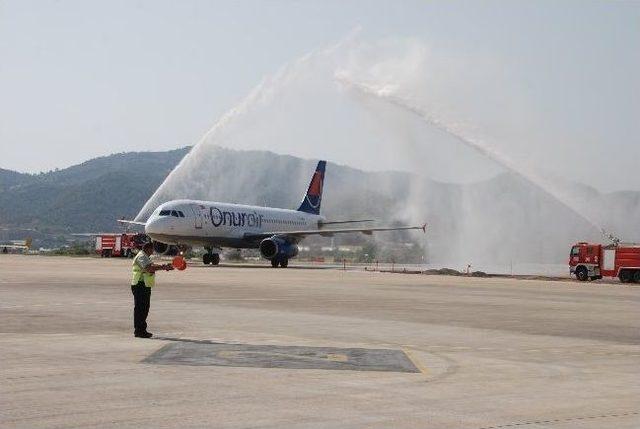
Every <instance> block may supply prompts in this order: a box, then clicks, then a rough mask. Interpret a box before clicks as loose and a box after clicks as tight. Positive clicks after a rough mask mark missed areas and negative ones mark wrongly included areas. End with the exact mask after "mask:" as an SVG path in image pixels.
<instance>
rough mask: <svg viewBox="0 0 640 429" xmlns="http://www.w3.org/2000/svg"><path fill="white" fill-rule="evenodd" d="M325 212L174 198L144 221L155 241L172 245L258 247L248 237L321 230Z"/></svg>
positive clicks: (257, 241) (258, 242) (254, 240)
mask: <svg viewBox="0 0 640 429" xmlns="http://www.w3.org/2000/svg"><path fill="white" fill-rule="evenodd" d="M323 221H324V217H323V216H319V215H315V214H310V213H305V212H301V211H297V210H287V209H279V208H271V207H259V206H249V205H242V204H229V203H219V202H215V201H197V200H174V201H169V202H166V203H164V204H162V205H160V206H159V207H158V208H156V209H155V210H154V211H153V213H152V214H151V216H150V217H149V219H148V220H147V222H146V224H145V233H146V234H147V235H148V236H149V237H151V239H152V240H154V241H159V242H162V243H166V244H172V245H189V246H204V247H234V248H257V247H258V246H259V244H260V241H259V240H256V239H247V238H246V237H247V236H252V235H253V236H256V235H259V234H262V233H265V232H267V231H282V232H286V231H300V230H318V229H319V227H320V225H321V223H322V222H323Z"/></svg>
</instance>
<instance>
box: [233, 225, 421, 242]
mask: <svg viewBox="0 0 640 429" xmlns="http://www.w3.org/2000/svg"><path fill="white" fill-rule="evenodd" d="M412 229H421V230H422V232H424V233H426V232H427V224H426V223H425V224H423V225H419V226H383V227H372V228H342V229H313V230H300V231H268V232H261V233H259V234H254V233H247V234H245V235H244V238H245V239H246V240H258V239H262V238H268V237H272V236H274V235H277V236H281V237H294V238H304V237H306V236H308V235H321V236H323V237H331V236H333V235H334V234H347V233H350V232H361V233H363V234H367V235H371V234H372V233H374V232H378V231H406V230H412Z"/></svg>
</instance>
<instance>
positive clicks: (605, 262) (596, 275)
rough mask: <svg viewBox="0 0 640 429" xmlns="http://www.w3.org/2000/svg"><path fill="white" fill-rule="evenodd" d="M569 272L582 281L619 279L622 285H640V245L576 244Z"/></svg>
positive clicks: (572, 251) (570, 260)
mask: <svg viewBox="0 0 640 429" xmlns="http://www.w3.org/2000/svg"><path fill="white" fill-rule="evenodd" d="M569 272H570V274H575V276H576V278H577V279H578V280H580V281H587V280H598V279H601V278H602V277H618V278H619V279H620V281H621V282H622V283H631V282H635V283H640V245H638V244H611V245H608V246H605V245H602V244H591V243H585V242H580V243H576V244H574V245H573V247H571V253H570V255H569Z"/></svg>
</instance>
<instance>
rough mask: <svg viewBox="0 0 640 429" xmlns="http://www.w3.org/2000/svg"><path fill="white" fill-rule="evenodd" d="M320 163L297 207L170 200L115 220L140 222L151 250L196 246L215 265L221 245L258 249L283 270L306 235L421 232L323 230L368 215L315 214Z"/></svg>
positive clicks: (321, 174)
mask: <svg viewBox="0 0 640 429" xmlns="http://www.w3.org/2000/svg"><path fill="white" fill-rule="evenodd" d="M325 168H326V161H320V162H318V165H317V167H316V170H315V172H314V174H313V177H312V178H311V182H310V183H309V187H308V188H307V192H306V194H305V195H304V198H303V199H302V203H301V204H300V207H298V209H297V210H288V209H281V208H273V207H259V206H249V205H242V204H229V203H220V202H215V201H198V200H184V199H183V200H173V201H168V202H166V203H163V204H161V205H160V206H158V207H157V208H156V209H155V210H154V211H153V213H152V214H151V216H149V219H147V221H146V222H138V221H131V220H124V219H119V220H118V222H120V223H122V224H127V225H139V226H144V231H145V233H146V234H147V235H148V236H149V237H150V238H151V240H152V241H153V243H154V248H155V250H156V252H157V253H160V254H165V253H167V254H168V252H170V251H171V249H173V251H174V252H175V248H176V247H177V246H202V247H204V248H205V250H206V253H205V254H204V255H203V257H202V261H203V262H204V263H205V264H213V265H218V263H219V262H220V255H219V254H220V252H221V251H222V250H221V248H223V247H231V248H236V249H243V248H252V249H259V250H260V254H261V255H262V257H263V258H265V259H268V260H270V261H271V266H272V267H274V268H275V267H278V266H280V267H282V268H286V267H287V266H288V264H289V259H290V258H294V257H295V256H296V255H297V254H298V243H299V242H300V241H301V240H302V239H303V238H304V237H306V236H309V235H321V236H333V235H334V234H344V233H353V232H360V233H364V234H368V235H370V234H372V233H373V232H378V231H400V230H422V231H423V232H424V233H426V228H427V225H426V224H424V225H420V226H395V227H393V226H392V227H363V228H331V227H330V228H326V227H327V226H328V225H329V226H330V225H345V224H353V223H362V222H371V221H372V220H371V219H359V220H341V221H327V219H326V218H325V217H324V216H321V215H320V204H321V202H322V188H323V184H324V173H325Z"/></svg>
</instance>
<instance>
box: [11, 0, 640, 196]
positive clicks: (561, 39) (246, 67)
mask: <svg viewBox="0 0 640 429" xmlns="http://www.w3.org/2000/svg"><path fill="white" fill-rule="evenodd" d="M354 28H359V31H358V36H357V37H358V40H359V42H358V48H357V49H356V50H355V51H356V52H357V54H356V56H358V55H360V56H361V57H364V56H367V59H366V60H365V61H363V60H362V58H360V59H359V60H360V61H359V62H358V66H357V67H355V70H356V71H357V72H358V73H356V74H355V75H356V76H370V75H371V74H372V73H376V72H377V73H378V76H377V77H380V76H383V77H384V78H388V77H396V76H399V77H398V78H399V79H400V78H406V73H407V72H406V70H407V69H410V70H413V71H414V74H418V75H420V76H422V75H427V74H428V75H429V76H430V79H431V80H430V81H429V83H428V84H425V83H424V82H422V81H420V82H418V83H416V77H415V76H413V75H412V76H411V77H410V79H408V80H406V81H408V82H412V83H415V86H406V87H405V88H404V90H405V93H407V92H411V88H413V90H414V91H415V92H416V93H418V95H419V96H420V99H421V100H422V101H423V102H427V103H428V102H429V101H430V100H436V99H437V100H438V101H439V103H438V106H440V107H441V108H443V109H445V110H446V111H447V112H448V116H447V117H450V118H454V117H455V118H456V120H462V119H461V118H463V119H464V122H465V124H466V125H467V126H468V127H470V128H474V127H475V129H479V130H481V131H479V133H480V134H482V135H483V136H490V137H488V142H489V143H488V144H490V145H492V146H493V147H495V149H496V150H499V151H500V152H501V153H502V154H504V155H505V156H507V157H509V158H512V159H515V160H517V162H521V163H528V164H532V165H534V166H536V168H538V169H539V170H540V171H543V172H545V173H548V174H549V175H552V176H557V177H560V178H563V179H568V180H575V181H579V182H583V183H586V184H588V185H591V186H594V187H596V188H597V189H600V190H602V191H615V190H626V189H629V190H640V168H638V162H639V161H640V137H639V136H640V121H639V120H638V118H640V78H639V76H640V2H633V1H629V2H620V1H602V2H590V1H582V0H581V1H535V2H533V1H518V2H512V1H444V0H442V1H408V0H407V1H391V0H388V1H349V0H346V1H337V0H336V1H275V0H269V1H180V2H176V1H157V0H154V1H102V2H99V1H64V0H63V1H33V2H32V1H6V0H0V146H1V148H2V156H1V157H0V167H2V168H7V169H12V170H18V171H22V172H39V171H46V170H50V169H54V168H64V167H68V166H70V165H73V164H77V163H80V162H83V161H85V160H87V159H89V158H92V157H96V156H102V155H108V154H111V153H116V152H126V151H147V150H168V149H173V148H177V147H182V146H185V145H192V144H195V143H196V142H198V141H199V140H200V139H201V138H202V136H203V135H204V134H205V133H206V132H207V130H209V129H210V128H211V127H212V126H213V125H214V124H215V123H216V121H217V120H219V118H221V117H222V116H223V115H224V114H225V113H226V112H228V111H229V110H230V109H232V108H233V107H234V106H236V105H237V104H238V103H241V102H242V100H243V99H245V97H247V95H248V94H250V93H251V92H252V90H253V89H254V88H255V87H256V85H259V84H260V82H263V81H264V79H265V78H269V76H274V74H277V73H278V71H279V70H281V69H282V67H283V66H284V65H286V64H291V62H292V61H293V62H295V61H296V59H299V58H301V57H303V56H304V55H306V54H308V53H309V52H312V51H314V50H318V49H323V48H324V47H327V46H331V45H332V44H335V43H337V42H339V41H340V40H343V39H344V38H345V37H348V36H347V35H349V34H351V33H352V32H353V31H354ZM398 45H401V47H400V48H398ZM363 46H364V47H363ZM389 46H391V48H389ZM416 46H417V48H415V47H416ZM384 49H388V50H389V51H390V52H392V54H390V55H388V56H381V57H380V58H378V57H379V54H378V51H380V50H384ZM415 50H417V51H419V52H426V54H424V55H422V56H424V57H425V58H428V61H426V60H425V61H423V60H420V61H421V62H420V65H419V67H414V68H413V69H412V67H413V66H414V63H413V62H412V61H411V60H407V59H411V58H414V57H415V56H413V55H412V52H413V51H415ZM396 52H399V53H398V54H397V55H396V54H395V53H396ZM407 52H408V53H407ZM422 56H421V55H418V57H420V58H422ZM352 57H353V54H351V55H347V56H346V59H344V61H345V65H344V67H345V68H346V69H347V70H350V67H351V66H352V64H351V63H350V62H349V61H350V59H352ZM372 57H375V58H376V61H373V60H370V58H372ZM396 57H398V58H399V59H398V58H396ZM389 58H393V59H394V60H397V61H395V62H393V64H392V66H389V63H390V62H391V61H390V60H389ZM332 64H333V65H335V64H334V63H332ZM362 64H364V65H366V67H367V68H366V69H365V66H363V65H362ZM338 65H339V66H340V67H342V65H341V64H338ZM351 68H353V67H351ZM381 71H382V72H381ZM354 73H355V72H354ZM303 81H304V80H303ZM311 87H312V88H313V89H315V90H316V91H317V92H316V93H313V92H312V91H311V89H310V90H309V91H308V92H307V93H306V94H305V95H306V96H305V97H297V98H291V97H290V98H289V99H288V103H289V104H288V105H287V106H286V107H285V108H283V109H282V111H281V112H285V113H286V112H291V115H280V117H278V126H279V127H281V128H283V129H285V130H286V128H287V126H288V118H291V121H290V122H294V119H293V117H294V115H295V114H298V116H300V114H299V112H309V114H311V113H313V114H315V115H321V114H326V115H328V116H331V117H336V118H337V119H336V121H327V123H326V124H323V126H324V127H331V126H332V123H335V122H337V121H339V118H338V116H340V115H338V114H336V112H340V111H341V109H343V106H342V104H340V103H342V101H340V100H342V99H338V98H336V99H332V100H331V101H327V100H324V99H325V98H326V97H324V98H323V95H322V92H323V90H322V87H321V86H319V85H318V86H317V87H314V86H313V85H311ZM289 92H291V89H290V90H289ZM299 92H303V89H300V91H299ZM316 96H317V97H316ZM323 100H324V101H323ZM344 100H348V101H344V104H345V105H349V106H350V107H349V109H351V111H350V112H351V113H348V114H347V113H345V115H343V117H354V118H355V117H357V118H358V120H363V121H365V120H368V121H370V122H375V123H378V125H380V124H381V123H383V122H385V121H387V122H389V123H390V124H387V125H389V126H387V125H384V126H382V125H381V129H380V130H379V133H380V135H381V136H384V137H380V139H381V140H382V139H387V140H388V141H391V140H393V139H401V138H409V137H407V136H406V135H403V134H402V132H403V131H402V130H397V128H399V127H401V126H402V127H404V125H406V121H410V120H409V119H406V118H404V119H401V118H395V117H393V115H395V114H396V113H389V111H382V110H380V109H379V108H378V107H376V106H372V104H375V103H376V102H373V101H364V102H363V101H362V100H357V99H354V97H351V98H347V97H345V98H344ZM281 104H282V103H281ZM356 105H357V106H358V107H355V106H356ZM344 108H345V109H346V107H344ZM323 109H324V110H323ZM327 109H331V112H327ZM356 109H359V110H358V111H359V112H360V111H362V112H364V113H357V114H356V113H354V112H355V111H356ZM323 112H324V113H323ZM259 113H260V111H257V112H256V113H255V115H256V119H255V120H256V121H260V120H261V118H260V116H259ZM271 114H273V112H271ZM332 115H333V116H332ZM349 115H351V116H349ZM364 116H366V117H367V118H368V119H366V118H364ZM380 116H382V117H380ZM390 117H391V119H390ZM270 118H271V117H270ZM263 120H264V118H263ZM295 120H297V119H295ZM316 122H317V121H316ZM391 122H393V123H392V124H391ZM298 123H299V121H298ZM399 124H400V125H399ZM248 126H249V127H250V125H248ZM262 126H264V125H262ZM358 127H359V125H358ZM407 127H411V129H412V130H413V131H412V134H414V135H412V136H411V137H410V138H411V139H414V140H415V139H418V140H419V139H429V140H433V141H436V143H434V144H433V145H432V146H429V150H428V153H424V154H422V155H421V157H424V159H425V160H424V165H425V166H426V167H425V170H428V171H427V173H426V174H430V175H432V176H434V177H435V178H436V179H441V180H453V179H456V178H462V179H461V180H463V179H464V178H466V179H479V178H483V177H485V176H487V175H491V174H495V173H496V172H498V171H500V168H499V167H496V166H495V165H493V166H492V165H491V163H490V162H486V161H485V162H484V163H483V162H482V161H479V160H477V159H475V158H477V157H478V155H477V154H475V155H474V154H472V153H467V152H468V151H467V149H465V148H461V147H454V146H453V144H449V143H447V142H446V137H445V136H440V137H438V136H436V135H434V132H433V131H431V132H429V131H428V130H423V131H420V133H422V132H424V134H419V135H417V136H416V135H415V134H416V133H418V131H416V130H418V128H417V127H418V126H417V125H415V124H413V125H410V126H409V125H407ZM382 128H384V129H382ZM394 128H395V129H396V131H394V132H388V130H393V129H394ZM336 130H346V128H345V127H344V126H342V127H338V126H337V125H336ZM294 134H295V135H296V136H297V137H299V138H300V139H304V134H303V133H301V132H300V130H299V129H297V130H296V131H295V133H294ZM327 136H328V137H331V134H328V135H327ZM357 136H360V138H365V136H364V134H358V133H357V130H356V131H353V134H352V135H351V137H357ZM271 137H272V139H273V140H271V141H269V142H267V143H264V144H262V145H256V148H259V149H264V148H267V149H271V150H274V151H276V152H281V153H292V154H295V155H300V156H307V157H315V156H324V157H327V158H328V159H330V160H335V161H338V162H341V163H345V164H350V165H354V166H357V167H362V168H366V169H382V168H399V169H402V168H403V167H404V164H403V162H405V161H406V160H404V161H398V162H397V163H394V162H390V161H389V159H390V156H389V153H390V152H389V151H385V150H367V151H366V152H365V153H364V154H363V147H362V146H358V145H357V144H354V145H352V146H351V145H347V144H345V142H344V141H341V139H340V138H335V139H333V140H335V142H333V143H332V142H327V143H326V144H323V143H322V142H321V141H320V142H319V141H314V143H313V144H311V143H309V144H304V143H303V144H300V145H299V146H296V147H289V146H287V145H284V144H283V145H279V143H278V136H277V135H275V134H274V135H273V136H271ZM232 140H233V139H232ZM236 140H237V139H236ZM311 140H313V139H310V141H311ZM251 141H255V140H251ZM319 145H320V146H322V147H323V148H324V152H322V151H320V152H319V151H318V146H319ZM243 148H251V147H250V146H249V147H243ZM465 151H467V152H465ZM421 153H422V152H421ZM474 157H475V158H474ZM451 158H454V159H463V160H467V161H466V162H461V163H459V164H460V165H458V166H455V167H452V166H451V165H450V164H451V163H449V162H447V160H449V159H451ZM472 166H479V167H478V168H473V167H472ZM478 170H482V171H483V172H484V174H476V173H477V171H478Z"/></svg>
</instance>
